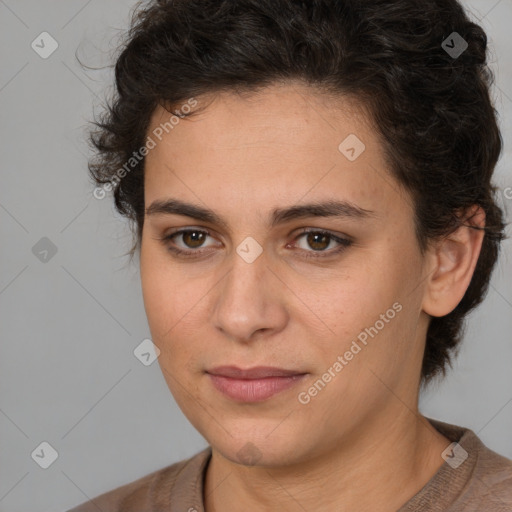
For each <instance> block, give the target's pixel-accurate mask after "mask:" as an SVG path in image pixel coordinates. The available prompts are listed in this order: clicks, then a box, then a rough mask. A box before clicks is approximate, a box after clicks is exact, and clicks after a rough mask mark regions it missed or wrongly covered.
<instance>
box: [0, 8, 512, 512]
mask: <svg viewBox="0 0 512 512" xmlns="http://www.w3.org/2000/svg"><path fill="white" fill-rule="evenodd" d="M134 5H135V3H134V2H133V1H132V0H130V1H128V0H102V1H101V2H100V0H89V1H87V0H66V1H64V0H37V1H36V0H18V1H15V0H0V52H1V54H0V55H1V67H0V111H1V122H0V130H1V131H0V137H1V147H2V157H1V166H2V167H1V169H2V170H1V172H2V187H1V189H0V222H1V224H0V226H1V234H0V235H1V242H0V243H1V260H0V265H1V266H0V268H1V274H0V329H1V331H0V332H1V340H2V345H1V347H2V356H1V358H0V390H1V392H0V436H1V437H0V438H1V443H0V512H7V511H8V512H22V511H23V512H36V511H38V512H41V511H43V512H46V511H53V512H55V511H62V510H66V509H67V508H70V507H71V506H74V505H76V504H78V503H81V502H83V501H85V500H87V499H88V498H90V497H94V496H96V495H98V494H100V493H102V492H105V491H107V490H110V489H112V488H114V487H116V486H118V485H121V484H123V483H127V482H129V481H131V480H134V479H136V478H138V477H140V476H143V475H145V474H147V473H149V472H150V471H153V470H156V469H158V468H161V467H163V466H166V465H168V464H170V463H172V462H175V461H177V460H180V459H183V458H185V457H188V456H190V455H192V454H194V453H196V452H197V451H199V450H200V449H202V448H203V447H205V446H206V442H205V441H204V439H203V438H202V437H201V436H200V435H199V434H198V433H197V432H195V430H194V429H193V427H192V426H191V425H190V424H189V423H188V421H187V420H186V419H185V417H184V416H183V415H182V413H181V412H180V410H179V409H178V408H177V406H176V404H175V402H174V400H173V398H172V396H171V395H170V393H169V391H168V389H167V386H166V384H165V381H164V379H163V377H162V375H161V373H160V370H159V368H158V364H157V363H155V364H153V365H151V366H147V367H146V366H144V365H143V364H141V363H140V362H139V360H138V359H136V358H135V357H134V354H133V350H134V349H135V347H137V345H139V343H140V342H141V341H142V340H143V339H145V338H148V337H150V334H149V329H148V326H147V322H146V318H145V314H144V309H143V303H142V298H141V290H140V283H139V275H138V262H137V260H135V261H134V263H133V264H132V265H130V264H129V262H128V258H127V257H126V256H125V255H124V254H125V252H126V251H127V250H128V248H129V246H130V242H131V238H130V232H129V229H128V226H127V224H126V223H125V222H124V221H123V220H122V219H121V218H120V217H119V216H118V215H117V214H116V213H115V212H114V211H113V207H112V204H111V197H110V195H108V196H107V197H106V198H105V199H103V200H97V199H95V198H94V197H93V196H92V185H91V183H90V182H89V181H88V177H87V172H86V161H87V157H88V148H87V146H86V145H85V142H84V138H85V133H86V132H85V127H86V123H87V121H88V120H90V119H91V118H92V111H93V108H96V109H98V108H99V105H100V104H101V99H102V98H103V97H104V94H105V91H106V88H107V86H108V85H109V84H110V81H111V79H112V73H111V70H109V69H103V70H84V69H83V68H81V66H80V65H79V63H78V62H77V60H76V56H75V52H76V55H77V56H78V57H79V58H80V60H81V61H82V62H84V63H85V64H87V65H88V66H91V67H101V66H105V65H107V64H109V63H110V62H111V58H112V54H113V50H114V49H115V47H116V42H117V41H118V39H116V38H118V36H119V34H120V33H121V31H122V30H123V29H125V28H126V27H127V24H128V20H129V13H130V9H131V8H132V7H133V6H134ZM467 5H468V8H469V9H470V11H471V12H472V13H473V15H474V17H475V19H482V24H483V26H484V28H485V29H486V30H487V33H488V35H489V38H490V42H491V45H492V61H493V64H492V68H493V69H494V71H495V72H496V76H497V87H496V88H495V90H494V96H495V98H496V105H497V108H498V110H499V111H500V114H501V127H502V130H503V137H504V141H505V152H504V155H503V156H502V159H501V161H500V163H499V167H498V170H497V175H496V183H497V185H498V186H499V187H500V204H501V206H502V207H504V208H506V210H507V218H508V220H510V212H511V210H512V175H511V172H510V166H511V163H512V155H511V149H510V148H511V142H512V133H511V129H512V62H511V58H510V54H511V50H512V36H511V27H510V22H511V21H512V1H511V0H501V1H498V0H472V1H471V2H468V3H467ZM43 31H46V32H49V33H50V34H51V36H52V37H53V38H54V39H55V40H56V41H57V43H58V45H59V46H58V48H57V50H56V51H55V52H54V53H53V54H52V55H51V56H49V57H48V58H47V59H43V58H41V57H40V56H39V55H38V54H37V53H36V52H35V51H34V50H33V49H32V47H31V43H32V41H34V40H35V39H36V38H37V37H38V36H39V34H41V32H43ZM37 41H40V39H37V40H36V42H37ZM40 45H41V43H40ZM49 48H50V45H49V41H48V40H46V43H45V51H47V50H48V49H49ZM41 51H42V49H41ZM508 187H510V188H508ZM506 190H507V191H508V192H507V193H505V191H506ZM508 234H509V236H510V235H511V234H512V233H511V230H510V228H509V229H508ZM44 237H46V238H47V239H49V240H50V241H51V243H52V244H53V245H54V246H55V247H56V249H57V252H56V254H54V255H52V252H51V250H50V252H49V253H48V254H47V255H46V254H45V253H44V252H41V251H43V250H44V249H45V247H46V248H48V241H46V240H43V241H40V240H41V239H42V238H44ZM36 244H39V245H36ZM34 246H36V249H38V250H34V251H35V252H36V253H38V257H36V255H35V254H34V253H33V247H34ZM503 248H504V251H503V254H502V256H501V260H500V262H499V266H498V268H497V270H496V272H495V274H494V277H493V280H492V285H491V288H490V292H489V295H488V297H487V299H486V300H485V302H484V304H483V305H482V306H481V307H480V308H479V309H478V310H477V311H476V312H474V313H473V315H472V316H471V318H470V321H469V323H468V332H467V336H466V339H465V342H464V344H463V347H462V350H461V353H460V356H459V358H458V359H457V362H456V365H455V367H454V369H453V371H452V372H451V373H450V375H449V376H448V378H446V380H444V381H443V382H441V383H436V384H435V385H433V386H431V388H430V389H429V390H428V391H427V392H426V393H425V394H424V395H423V396H422V397H421V404H420V405H421V410H422V412H423V413H424V414H426V415H428V416H431V417H434V418H438V419H441V420H443V421H447V422H450V423H455V424H459V425H464V426H467V427H470V428H472V429H473V430H474V431H475V432H477V433H478V435H479V436H480V437H481V438H482V439H483V441H484V442H485V443H486V444H487V445H488V446H489V447H491V448H492V449H494V450H496V451H498V452H500V453H502V454H504V455H506V456H508V457H511V458H512V436H511V432H512V371H511V361H512V343H511V342H510V341H511V336H510V332H511V330H512V266H511V265H510V259H511V253H512V245H511V241H510V240H508V241H506V242H505V244H504V246H503ZM41 258H43V260H44V259H45V258H46V260H47V261H41ZM43 441H46V442H48V443H50V444H51V445H52V446H53V447H54V448H55V450H57V452H58V458H57V459H56V460H55V462H54V463H53V464H52V465H51V466H50V467H49V468H48V469H42V468H41V467H40V466H39V465H38V464H36V462H35V461H34V460H33V458H32V457H31V454H32V452H33V451H34V450H35V449H36V448H37V447H38V446H39V445H40V443H41V442H43ZM44 453H45V455H44V457H48V453H49V452H48V450H47V451H46V452H44ZM44 457H42V458H44ZM42 458H40V460H42Z"/></svg>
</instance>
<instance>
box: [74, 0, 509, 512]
mask: <svg viewBox="0 0 512 512" xmlns="http://www.w3.org/2000/svg"><path fill="white" fill-rule="evenodd" d="M490 85H491V75H490V73H489V72H488V69H487V67H486V36H485V34H484V32H483V30H482V29H481V28H480V27H479V26H477V25H476V24H474V23H472V22H470V21H469V19H468V17H467V16H466V14H465V12H464V10H463V8H462V7H461V5H460V4H459V3H458V2H456V1H455V0H428V1H425V0H421V1H420V0H388V1H383V0H377V1H375V0H372V1H364V2H353V1H350V0H312V1H309V2H305V1H299V0H212V1H205V0H202V1H199V0H174V1H152V2H149V3H147V4H146V5H145V6H144V7H140V8H139V10H138V11H137V12H136V15H135V17H134V19H133V25H132V28H131V30H130V32H129V34H128V37H127V41H126V45H125V47H124V48H123V51H122V53H121V54H120V56H119V58H118V60H117V63H116V87H117V96H116V98H115V100H114V102H113V104H112V105H111V106H110V109H109V110H108V112H107V114H106V115H105V117H104V118H103V119H102V120H101V122H99V123H97V125H98V126H97V130H96V131H95V132H94V133H93V134H92V141H93V143H94V146H95V148H96V149H97V150H98V158H97V159H96V160H94V161H93V162H91V165H90V170H91V172H92V175H93V176H94V178H95V180H96V182H97V184H98V188H97V189H96V191H95V194H102V193H103V194H104V191H108V190H113V191H114V197H115V201H116V206H117V208H118V209H119V211H120V212H121V213H123V214H124V215H126V216H127V217H128V218H130V219H131V220H133V221H134V223H135V227H136V238H135V242H134V246H133V248H132V254H135V252H137V251H140V265H141V280H142V288H143V296H144V304H145V309H146V313H147V317H148V321H149V326H150V329H151V334H152V340H153V343H154V345H155V350H156V353H157V354H159V357H158V360H159V364H160V367H161V369H162V372H163V375H164V377H165V379H166V381H167V383H168V386H169V388H170V390H171V392H172V394H173V396H174V398H175V399H176V401H177V403H178V405H179V406H180V408H181V409H182V411H183V413H184V414H185V415H186V416H187V418H188V419H189V420H190V422H191V423H192V424H193V425H194V427H195V428H196V429H197V430H198V431H199V432H200V433H201V434H202V435H203V436H204V437H205V439H206V440H207V441H208V443H209V447H208V449H206V450H204V451H203V452H201V453H199V454H196V455H195V456H194V457H192V458H190V459H188V460H185V461H181V462H179V463H176V464H173V465H171V466H168V467H166V468H163V469H161V470H159V471H156V472H154V473H152V474H150V475H147V476H145V477H143V478H141V479H139V480H137V481H135V482H132V483H129V484H126V485H124V486H122V487H120V488H117V489H115V490H113V491H111V492H108V493H106V494H104V495H102V496H100V497H98V498H96V499H94V500H91V501H89V502H87V503H84V504H82V505H81V506H79V507H77V508H75V509H73V511H74V512H85V511H89V510H91V511H92V510H102V511H104V512H106V511H133V512H135V511H136V512H144V511H150V510H151V511H157V510H158V511H163V510H180V511H181V510H182V511H189V512H192V511H202V510H206V511H207V512H224V511H238V510H243V511H260V510H261V511H263V510H265V511H267V510H279V511H282V510H286V511H306V510H307V511H313V510H329V511H341V510H343V511H363V510H372V511H392V510H393V511H394V510H400V511H401V512H404V511H413V510H424V511H439V510H450V511H469V510H486V511H488V510H489V511H494V510H512V461H510V460H508V459H506V458H504V457H502V456H500V455H498V454H496V453H494V452H492V451H491V450H489V449H488V448H486V447H485V446H484V445H483V444H482V442H481V441H480V440H479V438H478V437H477V436H476V435H475V434H474V433H473V432H472V431H470V430H468V429H465V428H462V427H458V426H454V425H448V424H446V423H442V422H439V421H435V420H430V419H428V418H425V417H424V416H422V415H421V414H420V413H419V411H418V395H419V391H420V387H421V386H422V385H425V384H427V383H428V382H429V381H430V380H431V379H432V378H433V377H434V376H436V375H439V374H443V373H444V371H445V368H446V366H447V365H449V363H450V356H451V354H452V353H453V350H454V349H455V348H456V347H457V346H458V344H459V342H460V338H461V331H460V329H461V325H462V321H463V319H464V317H465V315H466V314H467V313H468V312H469V311H470V310H471V309H472V308H474V307H475V306H476V305H477V304H478V303H480V302H481V300H482V298H483V297H484V295H485V292H486V289H487V286H488V283H489V278H490V275H491V272H492V269H493V266H494V264H495V261H496V259H497V255H498V250H499V244H500V241H501V239H502V237H503V227H504V226H503V222H502V213H501V211H500V209H499V208H498V207H497V205H496V203H495V202H494V197H493V191H494V190H493V187H492V185H491V176H492V172H493V169H494V167H495V164H496V162H497V160H498V157H499V154H500V151H501V137H500V132H499V129H498V126H497V123H496V116H495V111H494V108H493V105H492V103H491V101H490V98H489V87H490Z"/></svg>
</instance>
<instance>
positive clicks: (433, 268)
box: [423, 205, 485, 317]
mask: <svg viewBox="0 0 512 512" xmlns="http://www.w3.org/2000/svg"><path fill="white" fill-rule="evenodd" d="M484 227H485V212H484V211H483V210H482V208H481V207H479V206H477V205H475V206H473V207H471V208H470V209H469V210H467V211H466V212H465V215H464V216H463V217H462V222H461V225H460V227H459V228H457V230H456V231H454V232H453V233H451V234H449V235H448V236H446V237H445V238H442V239H440V240H438V241H436V242H435V243H433V244H432V245H431V248H430V249H429V254H428V256H427V257H428V258H429V259H430V262H431V264H430V265H429V267H430V276H429V278H428V281H427V286H426V289H425V295H424V299H423V311H425V313H427V314H429V315H431V316H436V317H440V316H444V315H447V314H448V313H450V312H451V311H453V310H454V309H455V308H456V307H457V304H458V303H459V302H460V301H461V300H462V297H464V294H465V293H466V290H467V288H468V286H469V283H470V282H471V278H472V276H473V272H474V270H475V267H476V263H477V261H478V257H479V255H480V250H481V248H482V242H483V238H484V235H485V231H484Z"/></svg>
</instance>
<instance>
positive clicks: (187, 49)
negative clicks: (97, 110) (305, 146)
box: [89, 0, 505, 384]
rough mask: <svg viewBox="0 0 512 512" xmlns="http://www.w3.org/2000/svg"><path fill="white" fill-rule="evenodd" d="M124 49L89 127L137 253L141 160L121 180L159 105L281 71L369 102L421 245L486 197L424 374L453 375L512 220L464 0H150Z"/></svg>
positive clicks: (94, 171)
mask: <svg viewBox="0 0 512 512" xmlns="http://www.w3.org/2000/svg"><path fill="white" fill-rule="evenodd" d="M455 32H456V33H457V34H454V33H455ZM454 37H456V38H458V39H457V41H458V44H461V45H462V44H467V48H465V50H464V51H462V53H461V54H460V55H454V54H453V53H450V52H449V51H448V48H451V47H454V46H455V43H454V41H455V39H453V38H454ZM450 38H451V39H450ZM460 38H462V39H460ZM446 41H449V43H448V44H446ZM462 41H464V43H463V42H462ZM443 42H445V43H443ZM120 50H121V51H120V54H119V56H118V58H117V62H116V64H115V87H116V88H115V94H114V98H113V99H112V100H111V101H109V102H107V109H106V110H105V111H104V112H103V114H102V116H101V117H100V119H98V120H97V121H95V122H94V128H93V129H91V134H90V141H91V143H92V145H93V147H94V149H95V150H96V156H95V158H93V159H92V160H91V161H90V162H89V170H90V173H91V175H92V177H93V178H94V181H95V183H96V184H97V185H98V186H100V185H103V186H105V184H108V185H109V187H111V188H112V189H113V191H114V199H115V205H116V207H117V209H118V211H119V212H120V213H121V214H123V215H125V216H126V217H128V218H129V219H130V220H131V221H132V222H133V224H134V226H135V228H136V240H135V242H134V246H133V247H132V251H131V254H132V255H133V253H134V251H135V250H136V248H137V246H139V247H140V241H141V236H142V229H143V223H144V159H143V158H142V159H140V161H137V162H134V165H133V168H132V169H130V171H129V172H126V173H123V175H124V177H123V178H122V179H121V180H119V179H115V178H116V176H117V175H118V174H117V173H118V172H119V169H120V168H122V167H123V165H124V164H125V163H126V162H127V161H128V160H129V159H130V158H131V157H132V155H133V154H134V152H135V151H137V150H138V149H139V148H140V147H141V146H143V145H144V142H145V140H146V137H147V130H148V126H149V122H150V118H151V115H152V113H153V112H154V110H155V108H156V107H157V106H158V105H165V106H166V107H167V108H168V109H169V107H171V108H176V107H177V106H179V105H180V104H183V103H184V102H185V101H186V100H187V98H190V97H199V96H200V95H202V94H212V93H216V92H220V91H236V90H238V91H240V90H247V91H253V90H256V89H258V88H259V87H263V86H265V85H269V84H272V83H274V82H277V81H280V82H282V81H286V80H297V79H298V80H301V81H303V82H304V83H306V84H308V85H311V86H314V87H317V88H318V89H320V90H322V91H326V92H332V93H335V94H336V93H337V94H350V95H353V96H355V97H357V98H358V99H359V100H360V101H361V103H362V104H363V105H364V106H365V107H366V109H367V111H368V112H369V115H370V117H371V119H372V120H373V123H374V126H375V128H376V129H377V131H378V133H379V135H380V136H381V140H382V141H383V146H384V151H385V154H386V157H387V160H388V163H389V167H390V169H391V170H392V173H393V175H394V177H395V178H396V179H397V180H398V182H399V183H400V184H402V185H403V186H404V187H405V189H406V190H408V191H409V192H410V194H411V197H412V198H413V200H414V206H415V222H416V232H417V239H418V243H419V246H420V248H421V249H422V251H424V250H425V249H426V247H427V246H428V242H429V241H430V240H435V239H437V238H439V237H442V236H445V235H447V234H449V233H450V232H452V231H453V230H455V229H456V228H457V227H458V226H459V225H460V223H461V216H460V212H464V211H467V210H468V209H469V207H471V206H472V205H479V206H480V207H481V208H482V209H483V210H484V212H485V215H486V226H485V228H484V229H485V236H484V241H483V246H482V249H481V253H480V256H479V259H478V263H477V266H476V269H475V272H474V275H473V278H472V280H471V283H470V285H469V287H468V289H467V291H466V293H465V295H464V297H463V299H462V300H461V301H460V303H459V304H458V305H457V307H456V308H455V309H454V310H453V311H452V312H451V313H450V314H448V315H446V316H443V317H440V318H431V321H430V325H429V328H428V332H427V339H426V346H425V353H424V358H423V367H422V373H421V377H422V382H423V384H425V383H427V382H429V381H430V379H432V378H433V377H434V376H435V375H437V374H439V373H442V374H444V373H445V371H446V365H447V364H450V363H451V357H452V354H453V352H454V349H455V348H456V347H457V345H458V344H459V342H460V340H461V336H462V327H463V320H464V317H465V315H466V314H467V313H468V311H470V310H471V309H473V308H474V307H475V306H476V305H477V304H479V303H480V302H481V301H482V300H483V297H484V296H485V294H486V292H487V288H488V285H489V280H490V276H491V272H492V270H493V267H494V265H495V262H496V260H497V257H498V252H499V247H500V242H501V240H502V239H503V238H504V227H505V226H504V223H503V214H502V211H501V210H500V208H499V207H498V206H497V204H496V202H495V197H494V194H495V188H494V187H493V186H492V184H491V176H492V173H493V170H494V168H495V165H496V163H497V160H498V158H499V155H500V152H501V148H502V139H501V134H500V130H499V127H498V124H497V116H496V111H495V109H494V107H493V104H492V101H491V99H490V94H489V90H490V87H491V85H492V82H493V74H492V72H491V71H490V70H489V68H488V67H487V64H486V51H487V37H486V34H485V32H484V31H483V29H482V28H481V27H480V26H479V25H477V24H475V23H474V22H472V21H470V19H469V17H468V16H467V14H466V12H465V11H464V9H463V8H462V6H461V5H460V4H459V3H458V2H457V1H456V0H309V1H305V0H161V1H156V0H153V1H149V2H146V3H142V2H139V4H138V5H137V6H136V9H135V10H134V13H133V19H132V25H131V28H130V30H129V31H128V32H127V38H126V41H125V43H123V45H122V47H121V49H120Z"/></svg>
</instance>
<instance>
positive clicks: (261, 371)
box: [206, 366, 304, 379]
mask: <svg viewBox="0 0 512 512" xmlns="http://www.w3.org/2000/svg"><path fill="white" fill-rule="evenodd" d="M206 373H209V374H211V375H220V376H222V377H230V378H232V379H264V378H267V377H290V376H292V375H304V372H300V371H297V370H286V369H284V368H276V367H273V366H255V367H254V368H247V369H246V370H242V369H241V368H238V367H237V366H217V367H215V368H212V369H211V370H207V371H206Z"/></svg>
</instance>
